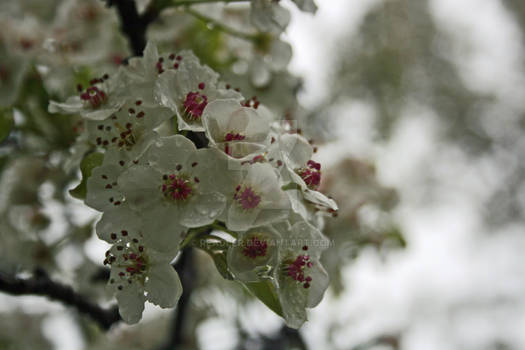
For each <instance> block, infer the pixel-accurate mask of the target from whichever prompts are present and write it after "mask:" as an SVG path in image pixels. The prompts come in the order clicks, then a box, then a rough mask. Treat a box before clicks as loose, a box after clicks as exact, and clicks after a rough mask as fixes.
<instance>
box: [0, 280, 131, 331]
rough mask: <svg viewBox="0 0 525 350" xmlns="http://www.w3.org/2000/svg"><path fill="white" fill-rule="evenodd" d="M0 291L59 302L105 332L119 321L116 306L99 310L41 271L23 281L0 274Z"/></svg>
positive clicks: (68, 287)
mask: <svg viewBox="0 0 525 350" xmlns="http://www.w3.org/2000/svg"><path fill="white" fill-rule="evenodd" d="M0 291H3V292H5V293H7V294H11V295H40V296H44V297H47V298H49V299H51V300H56V301H60V302H62V303H63V304H65V305H68V306H72V307H74V308H76V309H77V310H78V311H79V312H80V313H83V314H85V315H88V316H89V317H91V319H93V320H94V321H95V322H97V323H98V324H99V326H100V327H101V328H103V329H105V330H107V329H109V328H110V327H111V325H113V324H114V323H116V322H119V321H120V320H121V318H120V315H119V313H118V307H117V306H114V307H111V308H109V309H104V308H101V307H100V306H98V305H96V304H94V303H92V302H90V301H88V300H87V299H86V298H85V297H84V296H82V295H80V294H78V293H77V292H75V291H74V290H73V288H71V287H70V286H66V285H64V284H61V283H59V282H55V281H53V280H51V279H50V278H49V276H48V275H47V274H46V273H45V272H44V271H42V270H38V271H36V272H35V274H34V276H33V277H31V278H24V279H22V278H17V277H15V276H10V275H8V274H6V273H3V272H0Z"/></svg>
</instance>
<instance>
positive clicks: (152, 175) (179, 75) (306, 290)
mask: <svg viewBox="0 0 525 350" xmlns="http://www.w3.org/2000/svg"><path fill="white" fill-rule="evenodd" d="M297 2H298V1H297ZM256 3H258V2H255V1H254V6H256ZM260 3H264V2H260ZM298 3H300V2H298ZM302 3H304V4H307V3H308V2H302ZM109 73H110V74H104V75H102V76H101V77H98V78H95V79H92V80H91V82H90V86H88V87H80V88H79V89H78V95H76V96H72V97H70V98H68V99H66V101H65V102H55V101H52V102H51V103H50V105H49V110H50V111H51V112H61V113H74V114H79V115H81V116H82V117H83V118H84V125H85V127H84V128H83V130H84V131H83V132H84V135H83V138H81V139H82V140H86V139H87V140H88V143H89V144H90V146H91V148H92V150H93V152H99V153H101V154H103V160H102V161H101V162H99V164H96V166H94V167H93V168H92V169H91V171H90V172H89V176H88V178H87V180H86V186H87V192H86V197H85V202H86V204H87V205H89V206H90V207H92V208H95V209H97V210H99V211H102V212H103V216H102V219H101V220H100V221H99V223H98V224H97V227H96V232H97V235H98V236H99V237H100V238H101V239H103V240H105V241H107V242H108V243H110V244H111V248H110V249H109V250H108V252H107V253H106V259H105V261H104V263H105V264H106V265H108V266H109V267H110V268H111V276H110V280H109V284H108V285H109V287H110V288H111V289H112V290H113V291H114V292H115V294H116V297H117V300H118V303H119V310H120V314H121V316H122V318H123V319H124V320H125V321H126V322H128V323H135V322H138V321H139V320H140V318H141V315H142V310H143V308H144V302H145V301H146V300H147V301H150V302H152V303H154V304H156V305H159V306H161V307H173V306H175V305H176V303H177V300H178V298H179V296H180V295H181V290H182V286H181V283H180V280H179V278H178V276H177V273H176V272H175V270H174V269H173V268H172V267H171V265H170V263H171V262H172V261H173V260H174V259H175V257H176V256H177V254H178V253H179V251H180V250H181V249H182V248H183V247H184V246H185V245H186V244H188V241H191V239H192V237H198V236H199V234H201V235H203V237H208V238H209V237H214V232H215V231H217V230H222V231H223V232H224V233H225V234H229V235H230V236H231V238H232V240H231V241H229V242H227V244H228V247H227V249H226V250H225V251H224V254H225V260H226V261H227V267H226V268H225V269H226V270H227V271H226V272H227V273H228V274H230V275H231V276H232V278H234V279H236V280H238V281H240V282H241V283H245V284H250V285H251V286H253V285H254V284H253V283H255V284H256V283H266V284H267V285H270V286H271V288H272V290H274V291H275V293H274V295H275V296H276V298H275V299H276V300H275V302H276V303H277V304H278V305H279V307H277V308H276V309H277V310H279V311H280V313H281V314H282V316H283V317H284V318H285V320H286V322H287V323H288V324H289V325H290V326H292V327H299V326H300V325H301V324H302V323H304V321H305V320H306V308H310V307H313V306H315V305H316V304H317V303H318V302H319V301H320V300H321V298H322V295H323V293H324V291H325V289H326V288H327V284H328V278H327V274H326V272H325V270H324V269H323V267H322V265H321V264H320V262H319V258H320V254H321V252H322V250H323V249H325V248H326V247H327V246H328V245H327V240H326V238H324V236H323V235H322V233H321V232H320V231H319V227H320V225H321V220H322V216H323V214H329V215H331V214H332V213H333V212H334V211H335V210H337V206H336V204H335V202H333V201H332V200H331V199H329V198H327V197H326V196H325V195H323V194H322V193H320V192H318V191H317V189H318V186H319V184H320V180H321V174H322V171H321V165H320V164H319V163H317V162H316V161H314V160H312V156H313V147H312V146H311V144H310V143H309V142H308V141H307V140H306V139H305V138H304V137H303V136H301V135H300V134H298V133H297V131H296V130H293V129H291V128H290V127H289V124H288V123H285V122H282V121H280V120H279V118H278V117H277V116H276V115H274V113H273V112H272V111H271V110H270V109H269V108H267V107H265V105H264V104H263V103H262V102H261V101H259V100H258V99H257V98H256V97H253V98H250V99H246V98H245V97H244V96H243V95H242V93H241V92H240V91H235V90H233V89H231V88H229V86H228V85H227V84H225V83H223V82H221V81H220V80H219V75H218V74H217V73H216V72H214V71H213V70H212V69H211V68H209V67H207V66H205V65H202V64H201V63H200V61H199V59H198V58H197V57H196V56H195V55H194V54H192V53H191V52H189V51H183V52H178V53H167V54H160V53H159V52H158V50H157V48H156V46H155V45H154V44H152V43H151V42H150V43H148V45H147V47H146V49H145V51H144V56H143V57H139V58H133V59H131V60H130V62H129V65H127V66H121V67H120V70H119V71H118V72H109ZM203 249H205V248H203ZM255 294H256V295H257V293H255Z"/></svg>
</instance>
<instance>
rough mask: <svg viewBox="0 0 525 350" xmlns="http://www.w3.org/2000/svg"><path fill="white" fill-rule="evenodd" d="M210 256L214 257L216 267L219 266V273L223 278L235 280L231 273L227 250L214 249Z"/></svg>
mask: <svg viewBox="0 0 525 350" xmlns="http://www.w3.org/2000/svg"><path fill="white" fill-rule="evenodd" d="M210 256H211V257H212V259H213V262H214V263H215V267H216V268H217V271H219V273H220V274H221V276H222V278H224V279H226V280H230V281H233V275H232V274H231V272H230V269H228V261H227V260H226V251H225V250H223V251H214V252H212V253H210Z"/></svg>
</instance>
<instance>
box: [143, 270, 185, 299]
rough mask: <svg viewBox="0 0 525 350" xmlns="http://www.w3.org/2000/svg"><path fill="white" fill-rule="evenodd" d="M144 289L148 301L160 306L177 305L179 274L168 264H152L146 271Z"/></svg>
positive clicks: (180, 285)
mask: <svg viewBox="0 0 525 350" xmlns="http://www.w3.org/2000/svg"><path fill="white" fill-rule="evenodd" d="M144 289H145V291H146V292H147V296H146V298H147V299H148V301H150V302H151V303H153V304H155V305H158V306H160V307H162V308H168V307H174V306H175V305H177V302H178V301H179V298H180V296H181V294H182V284H181V282H180V279H179V275H178V274H177V272H176V271H175V269H174V268H173V267H172V266H171V265H170V264H160V265H153V266H152V267H151V268H150V269H149V271H148V279H147V280H146V284H145V285H144Z"/></svg>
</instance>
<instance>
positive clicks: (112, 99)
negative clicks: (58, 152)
mask: <svg viewBox="0 0 525 350" xmlns="http://www.w3.org/2000/svg"><path fill="white" fill-rule="evenodd" d="M77 89H78V95H77V96H71V97H69V98H67V99H66V101H65V102H56V101H51V102H50V103H49V108H48V110H49V112H50V113H65V114H80V115H81V116H82V117H84V118H86V119H88V120H104V119H106V118H108V117H109V116H110V115H112V114H113V113H115V112H117V111H118V110H119V109H120V107H121V106H122V105H123V104H124V103H125V102H126V94H125V93H124V91H125V89H124V88H123V84H122V79H121V77H120V74H116V75H115V76H111V77H110V76H109V75H108V74H104V75H103V76H101V77H99V78H94V79H92V80H90V82H89V86H87V87H83V86H81V85H78V86H77Z"/></svg>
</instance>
